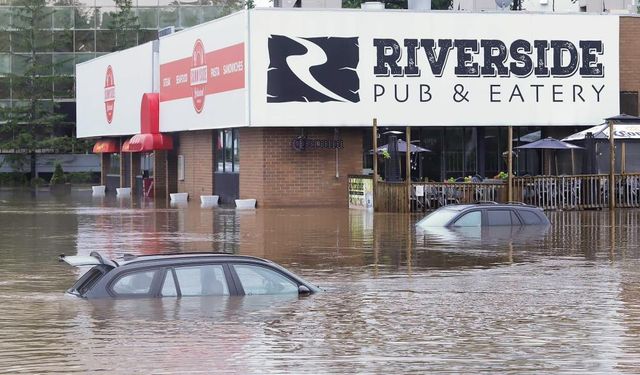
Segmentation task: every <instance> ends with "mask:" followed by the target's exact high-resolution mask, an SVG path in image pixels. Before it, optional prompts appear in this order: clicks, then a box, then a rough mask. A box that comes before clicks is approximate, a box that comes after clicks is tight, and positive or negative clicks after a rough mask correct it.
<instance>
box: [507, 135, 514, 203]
mask: <svg viewBox="0 0 640 375" xmlns="http://www.w3.org/2000/svg"><path fill="white" fill-rule="evenodd" d="M507 140H508V142H509V144H508V146H507V153H508V155H507V169H508V171H507V202H511V201H513V127H512V126H509V128H508V130H507Z"/></svg>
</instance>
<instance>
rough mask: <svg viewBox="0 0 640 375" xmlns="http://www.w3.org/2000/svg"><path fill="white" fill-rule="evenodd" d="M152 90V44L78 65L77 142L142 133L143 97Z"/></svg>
mask: <svg viewBox="0 0 640 375" xmlns="http://www.w3.org/2000/svg"><path fill="white" fill-rule="evenodd" d="M152 90H153V43H151V42H150V43H146V44H143V45H140V46H137V47H134V48H130V49H127V50H124V51H120V52H116V53H111V54H108V55H106V56H102V57H99V58H97V59H93V60H90V61H87V62H85V63H82V64H78V65H76V128H77V135H78V138H82V137H97V136H118V135H131V134H136V133H140V102H141V100H142V94H144V93H147V92H152Z"/></svg>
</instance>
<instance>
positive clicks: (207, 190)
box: [176, 130, 214, 200]
mask: <svg viewBox="0 0 640 375" xmlns="http://www.w3.org/2000/svg"><path fill="white" fill-rule="evenodd" d="M213 134H214V131H213V130H199V131H188V132H181V133H180V134H179V142H178V151H177V155H182V156H183V157H184V181H178V192H180V193H189V199H197V200H199V199H200V195H212V194H213V167H214V166H213V156H214V155H213ZM177 155H176V159H177ZM176 173H177V171H176Z"/></svg>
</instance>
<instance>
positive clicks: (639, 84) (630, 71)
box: [620, 17, 640, 91]
mask: <svg viewBox="0 0 640 375" xmlns="http://www.w3.org/2000/svg"><path fill="white" fill-rule="evenodd" d="M638 36H640V18H638V17H620V91H640V65H639V63H638V62H640V38H639V37H638Z"/></svg>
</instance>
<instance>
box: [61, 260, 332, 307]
mask: <svg viewBox="0 0 640 375" xmlns="http://www.w3.org/2000/svg"><path fill="white" fill-rule="evenodd" d="M59 260H60V261H64V262H66V263H68V264H70V265H72V266H76V267H81V266H93V267H92V268H91V269H90V270H89V271H87V272H86V273H85V274H84V275H82V276H81V277H80V279H78V281H77V282H76V283H75V284H74V285H73V286H72V287H71V288H70V289H69V290H67V293H69V294H72V295H75V296H78V297H82V298H87V299H92V298H140V297H186V296H243V295H273V294H293V293H297V294H312V293H315V292H318V291H319V290H320V289H319V288H317V287H316V286H314V285H312V284H310V283H308V282H306V281H305V280H303V279H302V278H300V277H298V276H296V275H294V274H293V273H291V272H289V271H287V270H286V269H285V268H283V267H281V266H279V265H278V264H276V263H274V262H271V261H269V260H265V259H261V258H257V257H251V256H242V255H232V254H225V253H181V254H158V255H143V256H136V255H130V254H125V255H124V257H123V258H122V260H108V259H104V258H103V257H102V256H101V255H100V254H99V253H97V252H92V253H91V254H90V255H88V256H86V255H74V256H65V255H60V257H59Z"/></svg>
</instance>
